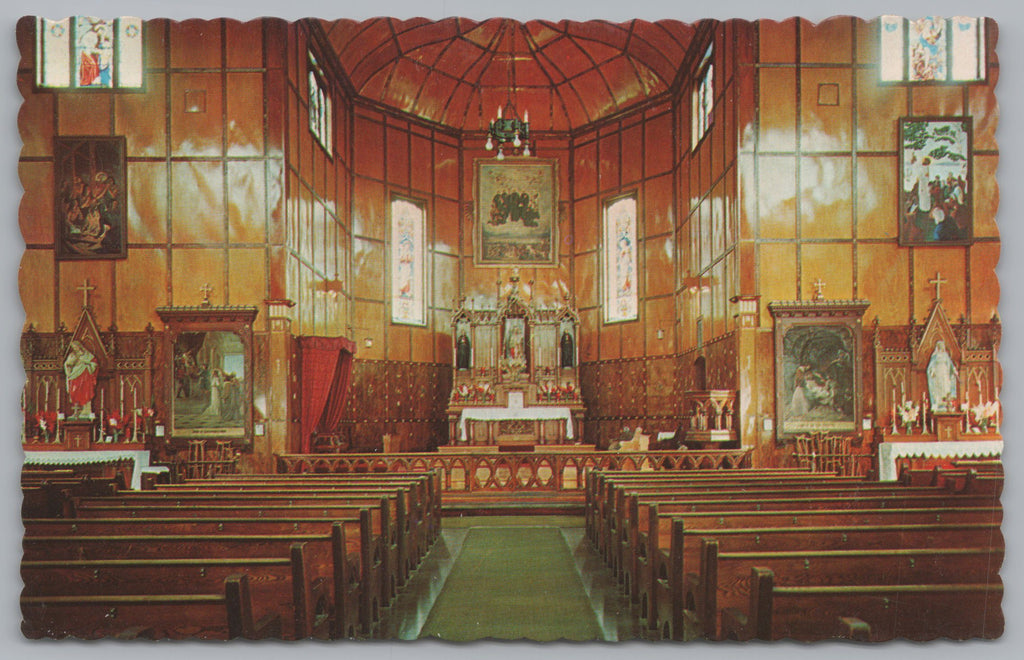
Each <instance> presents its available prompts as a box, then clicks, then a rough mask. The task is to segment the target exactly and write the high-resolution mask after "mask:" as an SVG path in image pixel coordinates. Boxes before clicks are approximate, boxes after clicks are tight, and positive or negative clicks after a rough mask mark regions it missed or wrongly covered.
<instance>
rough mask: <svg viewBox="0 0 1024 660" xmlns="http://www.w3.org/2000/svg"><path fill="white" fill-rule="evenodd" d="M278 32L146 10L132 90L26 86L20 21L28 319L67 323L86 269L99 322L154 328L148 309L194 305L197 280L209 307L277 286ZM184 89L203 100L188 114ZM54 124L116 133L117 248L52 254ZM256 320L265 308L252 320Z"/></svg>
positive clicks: (276, 23) (260, 296)
mask: <svg viewBox="0 0 1024 660" xmlns="http://www.w3.org/2000/svg"><path fill="white" fill-rule="evenodd" d="M285 30H286V24H285V23H284V21H280V20H273V19H263V20H257V21H251V22H248V23H240V22H237V21H232V20H216V21H182V22H169V21H164V20H153V21H147V22H146V23H145V43H146V53H145V58H146V60H145V61H146V67H147V68H146V86H145V89H144V90H143V91H142V92H116V91H73V92H48V91H43V92H36V91H35V90H34V88H33V80H34V62H33V57H32V54H33V51H34V43H33V39H34V26H33V24H32V21H31V19H23V21H22V22H21V23H20V24H19V29H18V31H17V35H18V42H19V47H20V50H21V54H22V60H21V64H20V66H19V69H18V86H19V89H20V90H21V93H22V95H23V97H24V105H23V107H22V109H21V113H20V116H19V128H20V131H21V138H22V140H23V144H24V147H23V149H22V152H21V158H20V160H19V174H20V177H21V181H22V184H23V185H24V187H25V191H26V193H25V195H24V198H23V200H22V206H21V210H20V213H19V220H20V223H21V228H22V233H23V236H24V238H25V242H26V249H25V253H24V256H23V257H22V264H21V276H20V287H21V293H22V300H23V302H24V305H25V315H26V325H28V324H33V325H34V326H35V327H36V328H37V329H38V330H40V331H42V332H46V331H53V330H55V329H56V328H57V327H58V326H59V325H60V324H61V323H64V324H65V325H68V326H71V325H73V324H74V322H75V321H76V320H77V318H78V315H79V313H80V311H81V307H82V295H81V293H80V292H78V291H76V290H75V287H78V286H80V285H81V284H82V283H83V282H84V281H85V279H86V278H88V279H89V280H90V282H91V283H93V284H95V285H96V286H97V288H96V290H95V291H93V293H92V296H91V297H90V303H91V305H92V307H93V310H94V312H95V316H96V320H97V323H98V324H99V325H100V327H103V328H106V327H107V326H109V325H116V326H117V327H118V328H119V329H121V330H124V331H141V330H143V329H145V327H146V325H147V324H150V323H152V324H153V325H154V326H156V327H160V320H159V318H158V317H157V316H156V312H155V309H156V307H157V306H160V305H195V304H198V303H199V302H201V301H202V299H203V294H202V293H201V292H200V290H199V287H200V286H201V285H202V284H204V283H209V284H210V285H211V286H212V287H213V292H212V294H211V296H210V299H211V301H212V302H213V303H214V304H218V305H223V304H231V305H258V306H262V303H263V300H265V299H266V298H267V297H268V296H269V295H271V294H272V293H273V292H274V291H275V289H276V287H278V284H277V282H276V280H275V279H274V277H273V275H274V273H275V269H274V268H272V263H273V262H274V259H275V258H277V257H276V256H275V255H276V252H275V248H276V247H277V246H280V245H282V244H283V242H284V237H283V214H284V210H283V204H284V196H283V182H282V177H283V171H284V124H283V123H282V120H283V115H282V113H281V112H279V111H278V110H279V109H280V108H281V107H282V106H283V100H282V93H283V85H282V81H283V74H284V70H283V69H284V53H285V50H284V41H285ZM186 91H190V92H196V93H198V94H199V95H200V96H201V97H203V98H205V111H203V112H186V108H185V93H186ZM63 135H84V136H88V135H95V136H110V135H124V136H125V137H126V141H127V181H128V190H127V202H128V203H127V209H126V210H127V220H128V258H127V259H122V260H100V261H61V262H57V261H55V259H54V249H53V246H54V226H55V223H54V219H53V213H54V208H53V206H54V190H53V179H54V177H53V138H54V137H55V136H63ZM140 273H144V274H145V276H139V274H140ZM265 323H266V317H265V315H261V317H259V318H258V319H257V326H258V329H265V328H266V326H265Z"/></svg>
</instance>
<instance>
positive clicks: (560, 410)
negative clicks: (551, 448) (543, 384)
mask: <svg viewBox="0 0 1024 660" xmlns="http://www.w3.org/2000/svg"><path fill="white" fill-rule="evenodd" d="M467 419H474V420H488V419H564V420H565V437H566V439H568V440H572V439H573V438H575V437H576V436H575V434H574V433H573V430H572V412H571V411H570V410H569V409H568V408H565V407H560V406H535V407H532V408H493V407H492V408H463V409H462V414H461V415H459V439H460V440H461V441H462V442H466V440H467V437H466V420H467Z"/></svg>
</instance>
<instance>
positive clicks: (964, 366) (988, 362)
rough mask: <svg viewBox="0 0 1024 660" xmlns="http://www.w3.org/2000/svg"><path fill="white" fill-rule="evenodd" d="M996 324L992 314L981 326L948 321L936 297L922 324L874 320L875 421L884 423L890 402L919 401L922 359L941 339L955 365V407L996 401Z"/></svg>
mask: <svg viewBox="0 0 1024 660" xmlns="http://www.w3.org/2000/svg"><path fill="white" fill-rule="evenodd" d="M1001 336H1002V325H1001V323H1000V321H999V319H998V317H995V316H993V317H992V319H991V321H990V322H989V323H986V324H969V323H967V321H966V319H964V318H961V319H960V320H959V322H957V323H950V321H949V318H948V317H947V316H946V311H945V309H944V308H943V306H942V299H941V298H938V297H936V298H935V299H933V301H932V308H931V311H930V312H929V314H928V320H927V321H925V323H924V324H920V323H916V322H915V321H913V320H911V322H910V324H909V325H907V326H901V327H895V328H893V327H883V326H880V325H879V323H878V319H877V318H876V319H875V322H874V324H873V325H872V336H871V343H872V349H873V352H874V376H875V401H874V415H875V420H876V423H877V424H879V425H888V424H891V423H892V421H891V419H890V417H891V415H892V413H891V411H892V410H893V405H894V404H895V405H896V406H899V405H900V403H901V402H902V401H903V400H909V401H918V402H919V401H921V400H922V397H924V396H926V395H927V393H928V376H927V373H926V372H927V369H928V361H929V359H930V358H931V355H932V353H933V351H934V350H935V345H936V344H937V343H938V342H939V341H942V342H944V343H945V347H946V349H947V351H948V352H949V355H950V357H951V358H952V360H953V364H954V365H956V367H957V376H958V388H957V402H956V407H957V409H959V408H960V406H962V405H964V404H967V405H969V406H973V405H977V404H978V403H981V402H987V401H996V400H998V397H999V389H1000V386H1001V380H1002V375H1001V372H1000V370H999V363H998V362H997V357H998V352H999V342H1000V339H1001Z"/></svg>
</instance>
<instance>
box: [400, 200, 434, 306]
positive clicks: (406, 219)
mask: <svg viewBox="0 0 1024 660" xmlns="http://www.w3.org/2000/svg"><path fill="white" fill-rule="evenodd" d="M425 224H426V213H425V212H424V209H423V206H422V205H420V204H418V203H416V202H413V201H410V200H408V199H403V198H401V197H395V198H393V199H392V200H391V321H392V322H393V323H405V324H410V325H426V322H427V321H426V294H425V290H426V287H425V281H426V275H425V268H424V249H423V246H424V239H423V237H424V225H425Z"/></svg>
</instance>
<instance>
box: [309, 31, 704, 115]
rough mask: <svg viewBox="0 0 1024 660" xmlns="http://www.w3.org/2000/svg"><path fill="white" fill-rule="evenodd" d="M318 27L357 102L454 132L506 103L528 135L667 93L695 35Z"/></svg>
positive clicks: (653, 32) (608, 113) (626, 32)
mask: <svg viewBox="0 0 1024 660" xmlns="http://www.w3.org/2000/svg"><path fill="white" fill-rule="evenodd" d="M321 25H322V27H323V30H324V32H325V34H326V36H327V39H328V41H329V43H330V45H331V47H332V48H333V50H334V52H335V53H336V54H337V57H338V62H339V64H340V65H341V68H342V69H343V70H344V72H345V74H346V75H347V76H348V77H349V80H350V81H351V83H352V85H353V87H354V88H355V91H356V93H358V94H359V95H360V96H362V97H364V98H366V99H369V100H372V101H376V102H378V103H381V104H383V105H386V106H389V107H392V108H395V109H398V110H402V111H404V112H407V113H410V114H412V115H415V116H418V117H421V118H423V119H426V120H429V121H432V122H435V123H438V124H443V125H446V126H449V127H451V128H454V129H457V130H461V131H482V130H485V129H486V128H487V125H488V122H489V121H490V120H491V119H492V118H493V117H494V115H495V112H496V110H497V108H498V106H499V105H504V104H505V103H506V101H508V100H511V101H512V102H513V104H514V106H515V107H516V109H517V110H518V111H519V113H520V114H522V113H523V112H524V111H528V112H529V119H530V126H531V128H532V129H533V130H534V131H538V130H540V131H570V130H573V129H576V128H579V127H580V126H584V125H587V124H589V123H591V122H594V121H597V120H600V119H602V118H604V117H607V116H609V115H612V114H615V113H617V112H620V111H622V110H625V109H627V108H630V107H632V106H634V105H637V104H639V103H642V102H643V101H644V100H645V99H647V98H648V97H650V96H656V95H659V94H661V93H663V92H665V91H667V90H669V89H670V87H671V86H672V84H673V81H674V80H675V78H676V75H677V74H678V71H679V67H680V65H681V64H682V62H683V58H684V56H685V54H686V50H687V48H688V47H689V45H690V41H691V39H692V37H693V34H694V30H695V28H694V26H693V25H689V24H686V23H682V22H679V21H658V22H647V21H640V20H634V21H630V22H627V23H610V22H605V21H588V22H570V21H561V22H552V21H530V22H528V23H521V22H518V21H514V20H511V19H503V18H494V19H489V20H485V21H480V22H478V21H472V20H468V19H464V18H449V19H444V20H439V21H432V20H428V19H412V20H406V21H403V20H396V19H393V18H377V19H372V20H368V21H363V22H355V21H351V20H337V21H322V22H321ZM510 88H511V93H510ZM510 97H511V99H510Z"/></svg>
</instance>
